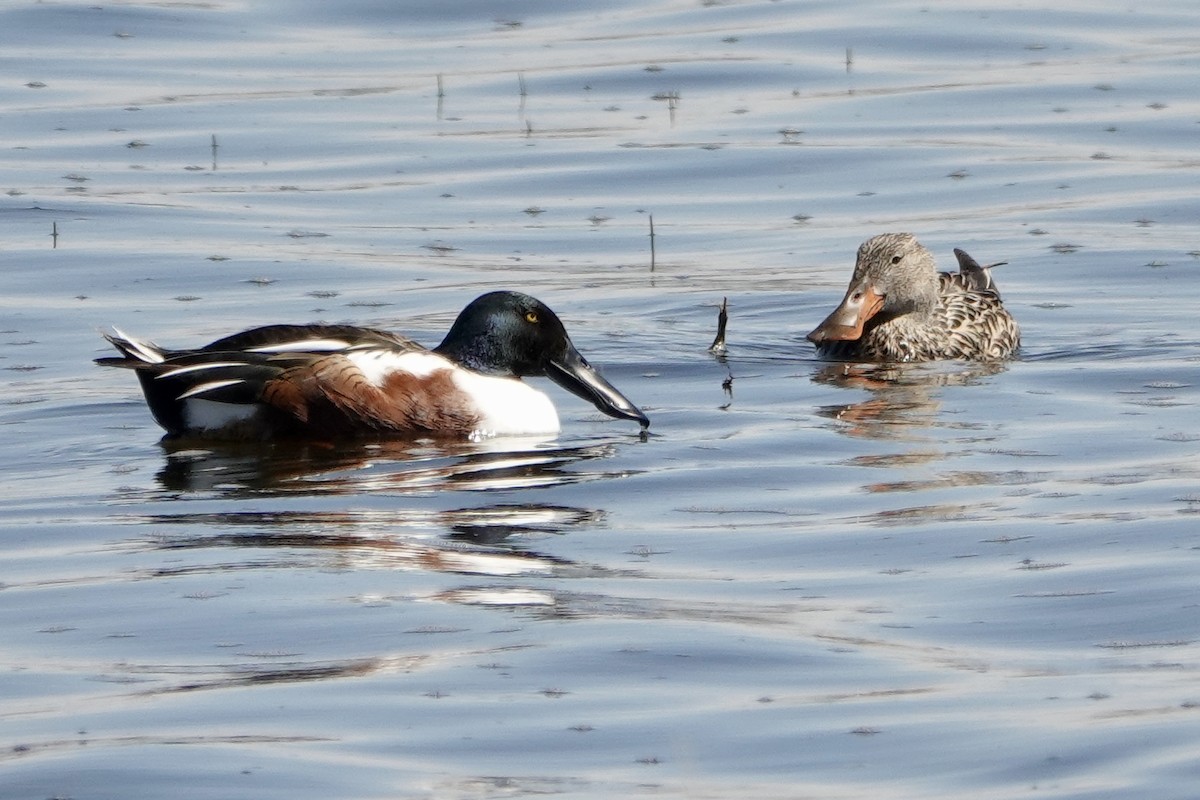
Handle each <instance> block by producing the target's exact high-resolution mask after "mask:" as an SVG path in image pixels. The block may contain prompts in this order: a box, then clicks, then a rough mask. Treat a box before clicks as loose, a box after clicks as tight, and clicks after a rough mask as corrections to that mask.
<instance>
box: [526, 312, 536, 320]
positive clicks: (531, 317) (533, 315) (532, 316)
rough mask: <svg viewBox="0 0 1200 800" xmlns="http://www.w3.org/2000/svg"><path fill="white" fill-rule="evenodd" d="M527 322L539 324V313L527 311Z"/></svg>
mask: <svg viewBox="0 0 1200 800" xmlns="http://www.w3.org/2000/svg"><path fill="white" fill-rule="evenodd" d="M525 321H526V322H537V321H538V315H537V312H536V311H526V312H525Z"/></svg>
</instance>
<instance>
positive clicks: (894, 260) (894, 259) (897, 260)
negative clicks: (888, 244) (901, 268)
mask: <svg viewBox="0 0 1200 800" xmlns="http://www.w3.org/2000/svg"><path fill="white" fill-rule="evenodd" d="M903 258H904V257H903V256H899V255H896V256H892V263H893V264H899V263H900V262H901V261H902V260H903Z"/></svg>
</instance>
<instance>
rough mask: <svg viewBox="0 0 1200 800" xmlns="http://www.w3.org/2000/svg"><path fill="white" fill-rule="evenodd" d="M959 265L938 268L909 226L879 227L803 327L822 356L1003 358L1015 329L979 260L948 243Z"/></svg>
mask: <svg viewBox="0 0 1200 800" xmlns="http://www.w3.org/2000/svg"><path fill="white" fill-rule="evenodd" d="M954 254H955V255H956V256H957V257H958V265H959V271H958V272H956V273H950V272H938V271H937V266H936V265H935V263H934V260H933V255H932V254H931V253H930V252H929V251H928V250H926V249H925V248H924V247H923V246H922V245H921V243H920V242H918V241H917V240H916V239H915V238H914V237H913V235H912V234H910V233H884V234H881V235H879V236H875V237H872V238H870V239H868V240H867V241H865V242H863V243H862V245H861V246H860V247H859V248H858V259H857V261H856V262H855V264H854V276H853V277H852V278H851V279H850V288H849V289H847V290H846V296H845V298H843V300H842V303H841V305H839V306H838V307H837V308H836V309H834V311H833V313H832V314H830V315H829V316H828V317H826V318H825V321H824V322H822V323H821V324H820V325H818V326H817V327H816V328H814V329H813V331H812V332H811V333H809V334H808V339H809V341H811V342H812V343H813V344H815V345H816V346H817V350H818V352H819V353H820V354H821V355H823V356H826V357H829V358H836V359H842V360H848V361H852V360H862V361H933V360H936V359H940V358H961V359H968V360H974V361H995V360H999V359H1003V358H1008V357H1009V356H1010V355H1012V354H1013V352H1014V351H1015V350H1016V349H1017V347H1018V346H1019V345H1020V343H1021V332H1020V329H1019V328H1018V327H1017V323H1016V321H1014V320H1013V318H1012V315H1010V314H1009V313H1008V311H1007V310H1005V308H1004V305H1003V303H1001V301H1000V292H999V291H998V290H997V289H996V285H995V283H993V281H992V274H991V272H990V268H991V267H995V266H999V265H998V264H990V265H988V266H986V267H983V266H980V265H979V263H978V262H977V261H976V260H975V259H973V258H971V257H970V256H969V255H967V254H966V253H965V252H963V251H962V250H957V249H956V250H955V251H954Z"/></svg>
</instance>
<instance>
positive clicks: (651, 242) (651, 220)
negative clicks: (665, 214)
mask: <svg viewBox="0 0 1200 800" xmlns="http://www.w3.org/2000/svg"><path fill="white" fill-rule="evenodd" d="M650 270H651V272H653V271H654V215H653V214H651V215H650Z"/></svg>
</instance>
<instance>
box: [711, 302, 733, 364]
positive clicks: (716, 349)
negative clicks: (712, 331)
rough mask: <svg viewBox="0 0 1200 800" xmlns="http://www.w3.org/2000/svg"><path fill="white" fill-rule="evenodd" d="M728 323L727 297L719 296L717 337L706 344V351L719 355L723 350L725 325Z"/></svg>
mask: <svg viewBox="0 0 1200 800" xmlns="http://www.w3.org/2000/svg"><path fill="white" fill-rule="evenodd" d="M728 324H729V298H728V297H722V298H721V310H720V311H718V312H717V337H716V338H715V339H713V343H712V344H710V345H709V346H708V352H710V353H716V354H717V355H720V354H722V353H724V352H725V326H726V325H728Z"/></svg>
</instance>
